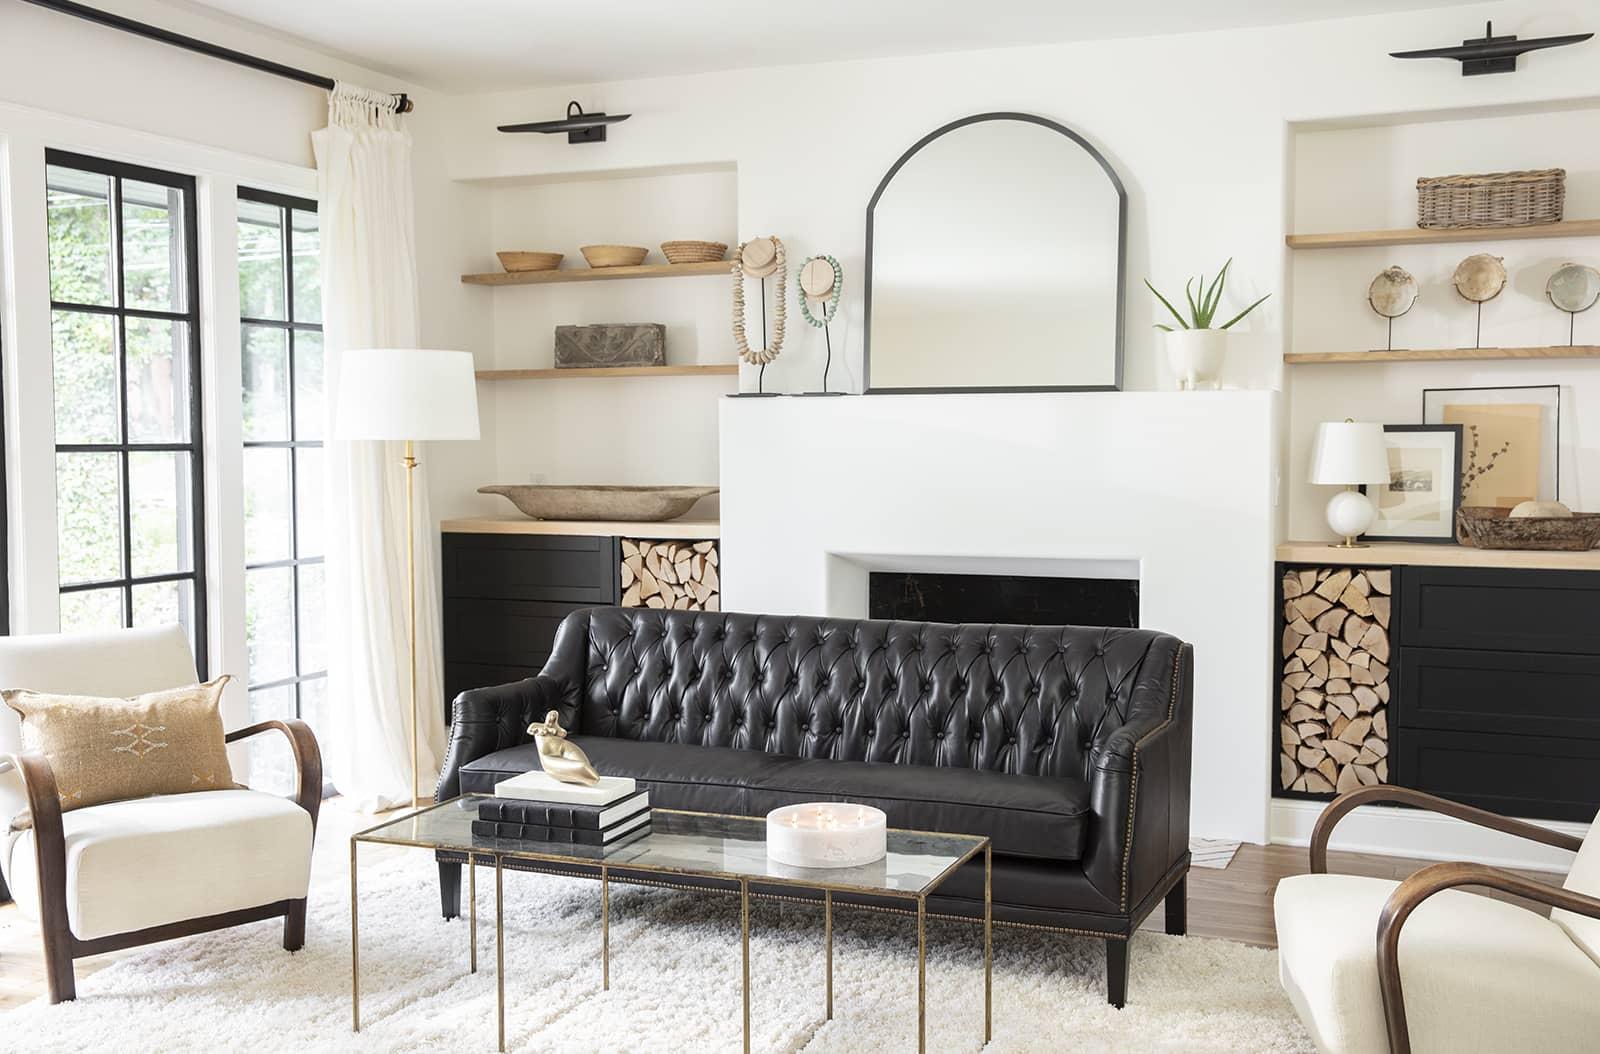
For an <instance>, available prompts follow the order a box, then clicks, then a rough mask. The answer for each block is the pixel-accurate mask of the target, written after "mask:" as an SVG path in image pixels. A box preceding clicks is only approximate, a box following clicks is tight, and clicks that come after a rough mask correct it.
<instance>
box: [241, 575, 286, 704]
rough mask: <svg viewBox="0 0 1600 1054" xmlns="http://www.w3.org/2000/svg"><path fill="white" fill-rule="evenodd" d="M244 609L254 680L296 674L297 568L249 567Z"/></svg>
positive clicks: (258, 681) (245, 582)
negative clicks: (295, 577)
mask: <svg viewBox="0 0 1600 1054" xmlns="http://www.w3.org/2000/svg"><path fill="white" fill-rule="evenodd" d="M244 612H245V645H246V647H247V648H248V649H249V652H250V683H251V684H261V683H263V682H266V681H277V680H281V679H283V678H285V677H292V676H294V568H292V567H267V568H262V569H260V570H257V571H246V572H245V574H244Z"/></svg>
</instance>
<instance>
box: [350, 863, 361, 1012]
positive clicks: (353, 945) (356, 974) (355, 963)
mask: <svg viewBox="0 0 1600 1054" xmlns="http://www.w3.org/2000/svg"><path fill="white" fill-rule="evenodd" d="M360 948H361V945H360V942H359V941H358V940H357V931H356V840H355V839H354V838H352V839H350V1031H352V1032H360V1031H361V951H360Z"/></svg>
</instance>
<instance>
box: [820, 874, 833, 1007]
mask: <svg viewBox="0 0 1600 1054" xmlns="http://www.w3.org/2000/svg"><path fill="white" fill-rule="evenodd" d="M822 932H823V933H824V934H825V936H826V941H827V944H828V983H827V986H826V987H827V992H828V1020H829V1021H832V1020H833V890H831V889H825V890H823V891H822Z"/></svg>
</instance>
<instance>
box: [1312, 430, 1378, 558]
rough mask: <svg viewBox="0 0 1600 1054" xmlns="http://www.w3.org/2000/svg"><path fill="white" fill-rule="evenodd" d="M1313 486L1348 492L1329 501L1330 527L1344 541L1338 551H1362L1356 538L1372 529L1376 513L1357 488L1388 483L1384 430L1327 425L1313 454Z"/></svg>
mask: <svg viewBox="0 0 1600 1054" xmlns="http://www.w3.org/2000/svg"><path fill="white" fill-rule="evenodd" d="M1311 482H1312V483H1315V484H1318V485H1320V486H1338V487H1343V488H1345V489H1344V490H1342V491H1340V492H1339V493H1337V494H1335V495H1334V496H1333V497H1332V498H1331V499H1329V501H1328V526H1329V527H1331V528H1332V529H1333V533H1334V534H1337V535H1339V536H1340V537H1341V538H1343V539H1344V541H1342V542H1340V543H1339V544H1338V545H1336V546H1334V548H1336V549H1363V548H1365V547H1366V546H1365V544H1364V543H1362V542H1358V541H1356V536H1357V535H1360V534H1362V533H1363V532H1364V531H1366V529H1367V528H1369V527H1371V526H1372V519H1373V517H1374V516H1375V515H1376V513H1377V510H1376V509H1375V508H1374V507H1373V504H1372V499H1371V498H1369V497H1367V496H1366V495H1365V494H1363V493H1361V492H1360V491H1359V490H1357V489H1356V488H1357V487H1358V486H1360V485H1361V484H1363V483H1366V484H1371V485H1376V484H1379V483H1388V482H1389V451H1388V448H1387V447H1385V445H1384V442H1383V426H1382V425H1380V424H1370V423H1368V422H1365V421H1352V420H1351V419H1349V418H1345V419H1344V420H1343V421H1324V422H1323V423H1322V424H1320V425H1318V426H1317V442H1316V446H1315V447H1314V448H1313V449H1312V452H1311Z"/></svg>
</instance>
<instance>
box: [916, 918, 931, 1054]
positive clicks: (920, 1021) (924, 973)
mask: <svg viewBox="0 0 1600 1054" xmlns="http://www.w3.org/2000/svg"><path fill="white" fill-rule="evenodd" d="M927 1052H928V898H927V897H925V896H923V897H918V898H917V1054H927Z"/></svg>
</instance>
